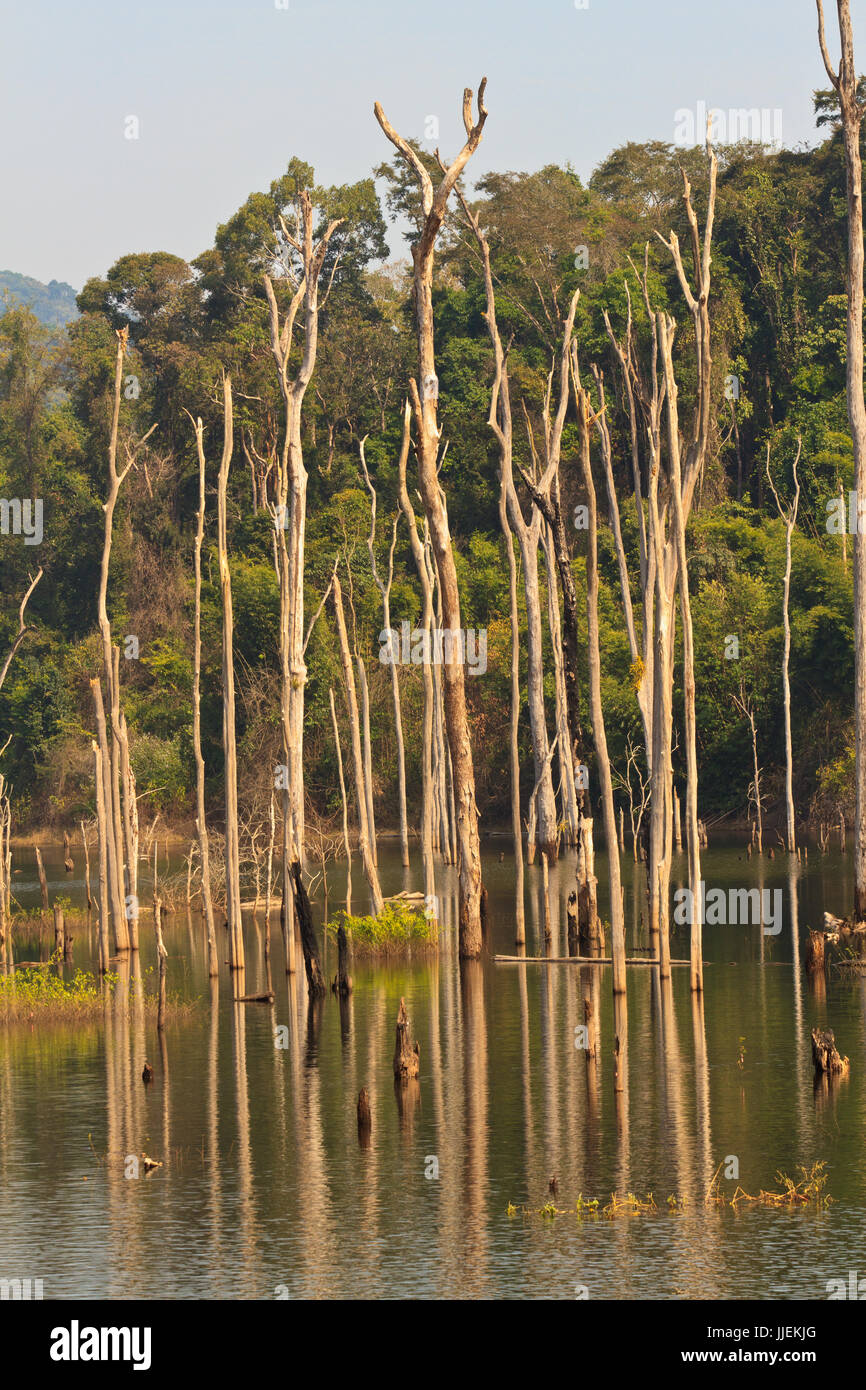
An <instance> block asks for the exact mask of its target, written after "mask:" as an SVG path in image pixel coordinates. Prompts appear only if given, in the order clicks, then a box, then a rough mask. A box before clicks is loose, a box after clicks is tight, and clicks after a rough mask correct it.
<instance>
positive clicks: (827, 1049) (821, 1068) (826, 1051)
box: [812, 1028, 851, 1076]
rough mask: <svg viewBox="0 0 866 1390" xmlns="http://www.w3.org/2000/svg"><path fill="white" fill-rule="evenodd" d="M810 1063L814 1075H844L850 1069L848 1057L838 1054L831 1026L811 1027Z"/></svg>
mask: <svg viewBox="0 0 866 1390" xmlns="http://www.w3.org/2000/svg"><path fill="white" fill-rule="evenodd" d="M812 1064H813V1066H814V1068H815V1075H816V1076H845V1075H847V1073H848V1071H849V1070H850V1066H851V1064H850V1062H849V1060H848V1058H847V1057H841V1056H840V1055H839V1052H838V1050H837V1048H836V1036H835V1034H834V1032H833V1029H832V1028H813V1029H812Z"/></svg>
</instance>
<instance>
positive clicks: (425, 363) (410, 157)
mask: <svg viewBox="0 0 866 1390" xmlns="http://www.w3.org/2000/svg"><path fill="white" fill-rule="evenodd" d="M485 85H486V83H485V82H484V81H482V83H481V87H480V88H479V92H478V120H477V121H476V122H475V123H474V124H473V121H472V96H471V93H470V92H469V91H468V89H467V91H466V92H464V98H463V119H464V125H465V128H466V142H465V144H464V146H463V148H462V150H461V151H460V153H459V154H458V155H457V157H456V159H455V160H454V161H453V163H452V164H451V165H450V167H449V168H448V169H447V170H446V171H445V172H444V173H443V176H442V180H441V182H440V184H439V187H438V188H437V189H436V190H435V192H434V189H433V184H432V181H431V179H430V175H429V173H428V172H427V169H426V168H425V166H424V164H423V163H422V161H421V160H420V159H419V157H418V155H417V153H416V152H415V150H414V149H413V148H412V146H411V145H409V144H408V143H407V142H406V141H405V140H404V139H403V138H402V137H401V136H399V135H398V134H397V132H396V131H395V130H394V128H393V126H391V125H390V123H389V122H388V120H387V119H386V117H385V114H384V112H383V110H382V108H381V106H380V105H379V103H378V102H377V103H376V106H375V112H376V118H377V120H378V122H379V125H380V126H381V127H382V130H383V131H384V133H385V135H386V136H387V137H388V139H389V140H390V141H391V143H392V144H393V145H394V146H395V148H396V149H397V150H398V151H399V152H400V154H401V155H402V156H403V158H404V159H405V160H406V161H407V163H408V164H409V165H410V167H411V168H412V169H413V171H414V173H415V176H416V178H417V180H418V183H419V186H420V189H421V200H422V207H423V212H424V227H423V230H422V232H421V236H420V238H419V240H418V242H417V243H416V245H415V246H413V248H412V255H413V259H414V291H415V293H414V303H415V314H416V321H417V328H418V350H419V366H420V371H419V381H420V392H419V389H418V384H417V383H416V382H415V381H414V380H412V381H411V382H410V392H411V397H412V406H413V411H414V415H415V423H416V430H417V452H418V481H419V486H420V491H421V497H422V500H423V503H424V510H425V512H426V514H427V518H428V521H429V523H430V533H431V538H432V542H433V553H434V556H435V560H436V568H437V572H438V575H439V585H440V590H441V593H442V609H443V618H444V625H445V627H446V629H448V630H449V631H450V632H452V633H454V634H457V633H459V632H460V631H461V620H460V593H459V588H458V583H457V567H456V565H455V562H454V552H453V550H452V545H451V533H450V529H449V526H448V517H447V513H446V510H445V506H444V500H443V495H442V490H441V488H440V485H439V477H438V473H437V467H436V464H437V458H438V454H439V437H440V432H439V425H438V420H437V406H438V399H439V385H438V380H437V377H436V364H435V357H434V346H433V252H434V247H435V243H436V237H437V235H438V233H439V229H440V227H441V225H442V219H443V217H444V215H445V209H446V205H447V203H448V198H449V196H450V194H451V192H452V190H453V188H454V186H455V184H456V183H457V180H458V179H459V177H460V175H461V173H462V172H463V169H464V168H465V166H466V163H467V161H468V159H469V157H470V156H471V155H472V154H473V153H474V151H475V150H476V149H477V148H478V144H479V142H480V140H481V133H482V129H483V126H484V121H485V119H486V115H487V112H486V110H485V108H484V87H485ZM443 674H444V678H445V679H444V687H445V689H444V695H445V718H446V724H447V730H448V742H449V745H450V749H451V760H452V765H453V769H454V787H455V800H456V804H457V850H458V862H457V875H458V896H459V919H460V926H459V938H460V944H459V950H460V956H461V957H462V958H472V957H475V956H479V955H480V954H481V945H482V939H481V852H480V842H479V835H478V810H477V807H476V802H475V771H474V767H473V763H472V744H471V741H470V737H469V721H468V718H467V714H466V690H465V684H464V671H463V665H462V663H461V662H459V661H453V660H452V661H450V662H448V663H446V665H445V667H444V672H443Z"/></svg>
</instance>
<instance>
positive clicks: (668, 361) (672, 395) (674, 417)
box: [658, 314, 704, 994]
mask: <svg viewBox="0 0 866 1390" xmlns="http://www.w3.org/2000/svg"><path fill="white" fill-rule="evenodd" d="M658 325H659V342H660V346H661V357H662V366H663V368H664V374H665V384H666V387H667V397H668V402H667V418H668V458H669V463H670V480H671V504H672V509H673V535H674V542H675V545H676V550H677V568H678V571H679V589H680V614H681V618H682V627H683V703H684V707H685V733H686V845H687V848H688V856H689V888H690V889H691V904H692V912H691V919H692V920H691V958H690V972H691V988H692V992H693V993H696V994H697V993H700V992H701V991H702V990H703V987H704V965H703V945H702V936H703V922H702V920H701V916H702V914H701V842H700V831H699V827H698V753H697V725H696V720H695V651H694V633H693V630H692V609H691V598H690V596H689V569H688V563H687V561H686V523H685V517H684V515H683V500H682V471H681V465H680V427H679V412H678V408H677V395H678V388H677V382H676V377H675V375H674V363H673V340H674V331H675V324H674V321H673V319H672V318H670V317H669V316H668V315H667V314H659V315H658Z"/></svg>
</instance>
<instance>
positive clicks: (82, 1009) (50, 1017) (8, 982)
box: [0, 962, 192, 1024]
mask: <svg viewBox="0 0 866 1390" xmlns="http://www.w3.org/2000/svg"><path fill="white" fill-rule="evenodd" d="M50 967H51V962H47V963H46V964H44V965H39V966H35V967H32V968H27V969H21V968H18V969H17V970H14V971H10V972H8V973H6V974H0V1023H9V1024H11V1023H84V1022H88V1021H92V1020H96V1019H99V1018H101V1017H102V1016H103V1014H104V1012H105V1006H106V1004H107V1003H109V1002H110V1001H113V1000H117V999H118V998H120V997H121V996H122V994H123V993H124V986H122V985H121V984H120V980H119V977H118V976H117V975H116V974H112V973H110V972H108V973H106V974H105V975H104V976H103V978H102V980H99V979H97V978H96V976H95V975H92V974H91V973H90V972H89V971H87V970H76V972H75V974H74V975H73V976H72V978H71V979H69V980H64V979H63V978H62V976H60V975H57V974H55V973H54V971H53V970H52V969H51V968H50ZM125 992H126V993H127V996H128V999H129V1002H130V1003H131V1004H132V1003H134V1004H135V1006H136V1007H137V1008H141V1009H143V1010H144V1012H145V1014H150V1013H156V1010H157V1007H158V1000H157V998H156V996H155V995H150V994H147V993H145V992H144V990H143V989H142V987H141V983H140V982H132V981H130V983H129V985H128V986H127V987H126V989H125ZM191 1008H192V1003H191V1002H189V1001H186V1000H183V1001H182V1000H179V999H172V1000H171V1001H170V1002H169V1004H168V1009H167V1012H168V1013H169V1014H175V1015H176V1014H180V1013H185V1012H188V1011H189V1010H190V1009H191Z"/></svg>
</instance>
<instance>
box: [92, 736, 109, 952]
mask: <svg viewBox="0 0 866 1390" xmlns="http://www.w3.org/2000/svg"><path fill="white" fill-rule="evenodd" d="M103 723H104V721H103ZM90 746H91V748H92V749H93V780H94V782H95V784H96V835H97V843H98V846H99V968H100V970H102V971H103V972H104V971H106V970H107V969H108V957H109V946H108V916H109V898H108V838H107V831H106V824H105V776H104V773H103V761H102V749H101V747H100V745H99V744H98V743H97V742H96V739H93V741H92V742H91V745H90Z"/></svg>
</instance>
